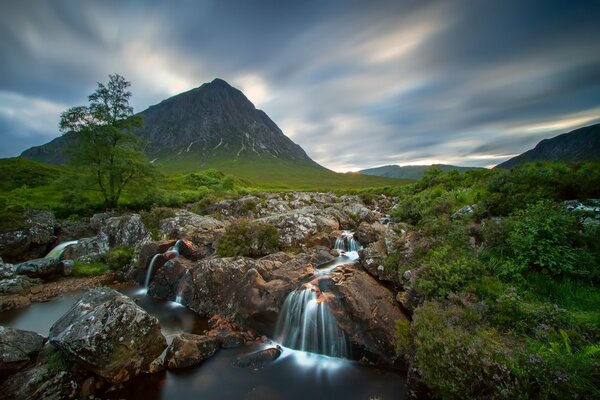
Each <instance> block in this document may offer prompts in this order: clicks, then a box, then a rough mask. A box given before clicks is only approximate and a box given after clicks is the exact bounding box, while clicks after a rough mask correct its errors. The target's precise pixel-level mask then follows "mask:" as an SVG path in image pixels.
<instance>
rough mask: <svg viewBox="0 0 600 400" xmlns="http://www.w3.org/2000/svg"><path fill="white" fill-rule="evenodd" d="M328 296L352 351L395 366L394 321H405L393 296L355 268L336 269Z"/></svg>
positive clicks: (332, 310)
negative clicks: (330, 292)
mask: <svg viewBox="0 0 600 400" xmlns="http://www.w3.org/2000/svg"><path fill="white" fill-rule="evenodd" d="M331 282H332V283H333V285H331V286H330V289H331V291H332V293H333V294H335V296H327V298H326V299H327V302H328V303H329V307H330V310H331V312H332V314H333V315H334V316H335V318H336V320H337V322H338V324H339V326H340V328H342V330H343V331H344V332H345V333H346V335H347V337H348V338H349V340H350V342H351V344H352V346H353V348H355V349H358V350H359V351H360V352H361V353H362V355H363V356H364V357H366V358H367V359H368V360H370V361H373V362H377V363H382V364H387V365H394V364H397V363H398V362H400V360H399V359H398V357H397V356H396V352H395V351H394V344H393V343H394V338H395V322H396V321H397V320H399V319H406V316H405V315H404V314H403V313H402V310H401V309H400V306H399V304H398V303H397V301H396V300H395V297H394V294H393V293H392V292H391V291H390V290H388V289H387V288H385V287H384V286H382V285H381V284H380V283H379V282H378V281H377V280H376V279H375V278H373V277H372V276H370V275H369V274H368V273H366V272H365V271H364V270H362V269H361V268H360V267H358V266H356V265H344V266H340V267H338V268H337V269H336V270H335V271H334V272H333V273H332V275H331Z"/></svg>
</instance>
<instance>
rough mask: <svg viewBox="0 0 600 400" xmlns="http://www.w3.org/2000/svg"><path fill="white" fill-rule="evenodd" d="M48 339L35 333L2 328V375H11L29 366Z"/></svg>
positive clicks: (0, 360) (0, 331)
mask: <svg viewBox="0 0 600 400" xmlns="http://www.w3.org/2000/svg"><path fill="white" fill-rule="evenodd" d="M45 341H46V338H45V337H43V336H41V335H38V334H37V333H35V332H30V331H24V330H21V329H14V328H8V327H4V326H0V375H11V374H13V373H15V372H17V371H19V370H21V369H22V368H24V367H25V366H26V365H27V364H29V363H30V362H31V361H32V360H33V359H34V357H35V356H37V354H38V353H39V352H40V351H41V350H42V347H43V346H44V342H45Z"/></svg>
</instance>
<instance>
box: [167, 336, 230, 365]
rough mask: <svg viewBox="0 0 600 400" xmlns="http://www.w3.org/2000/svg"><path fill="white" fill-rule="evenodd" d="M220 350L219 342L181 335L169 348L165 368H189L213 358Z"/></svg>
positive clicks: (202, 337)
mask: <svg viewBox="0 0 600 400" xmlns="http://www.w3.org/2000/svg"><path fill="white" fill-rule="evenodd" d="M218 349H219V340H218V339H216V338H214V337H210V336H206V335H193V334H190V333H179V334H177V335H175V336H174V337H173V342H171V345H170V346H169V347H168V348H167V354H166V355H165V366H166V367H167V368H168V369H179V368H189V367H194V366H196V365H198V364H200V363H201V362H202V361H204V360H206V359H208V358H210V357H212V356H213V355H214V354H215V352H216V351H217V350H218Z"/></svg>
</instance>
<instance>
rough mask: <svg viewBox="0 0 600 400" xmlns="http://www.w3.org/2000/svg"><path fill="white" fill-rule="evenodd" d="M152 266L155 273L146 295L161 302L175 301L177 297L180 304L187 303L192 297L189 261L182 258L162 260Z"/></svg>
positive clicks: (191, 265) (190, 265) (190, 264)
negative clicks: (179, 298)
mask: <svg viewBox="0 0 600 400" xmlns="http://www.w3.org/2000/svg"><path fill="white" fill-rule="evenodd" d="M159 257H160V258H161V261H160V262H158V263H156V264H157V265H155V266H154V268H155V273H154V276H153V278H152V280H151V283H150V285H149V287H148V295H149V296H152V297H154V298H157V299H162V300H175V298H176V297H177V296H178V295H179V296H181V302H182V303H184V304H185V303H187V302H188V301H189V300H190V299H191V298H192V297H193V290H194V288H193V285H194V282H193V279H192V274H191V272H190V270H191V269H192V268H193V264H192V262H191V261H189V260H186V259H185V258H183V257H175V258H173V259H171V260H168V261H167V260H163V259H162V256H159Z"/></svg>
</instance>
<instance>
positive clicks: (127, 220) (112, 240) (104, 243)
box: [98, 214, 152, 253]
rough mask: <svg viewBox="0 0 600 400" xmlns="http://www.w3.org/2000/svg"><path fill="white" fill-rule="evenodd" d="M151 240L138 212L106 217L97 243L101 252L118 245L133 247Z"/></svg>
mask: <svg viewBox="0 0 600 400" xmlns="http://www.w3.org/2000/svg"><path fill="white" fill-rule="evenodd" d="M150 240H152V235H151V234H150V231H148V229H146V227H145V226H144V223H143V222H142V218H141V217H140V215H139V214H126V215H122V216H119V217H110V218H106V219H105V220H104V221H103V223H102V224H101V226H100V231H99V232H98V245H99V248H100V252H101V253H106V252H107V251H109V250H110V249H112V248H114V247H119V246H125V247H135V246H137V245H140V244H143V243H145V242H149V241H150Z"/></svg>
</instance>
